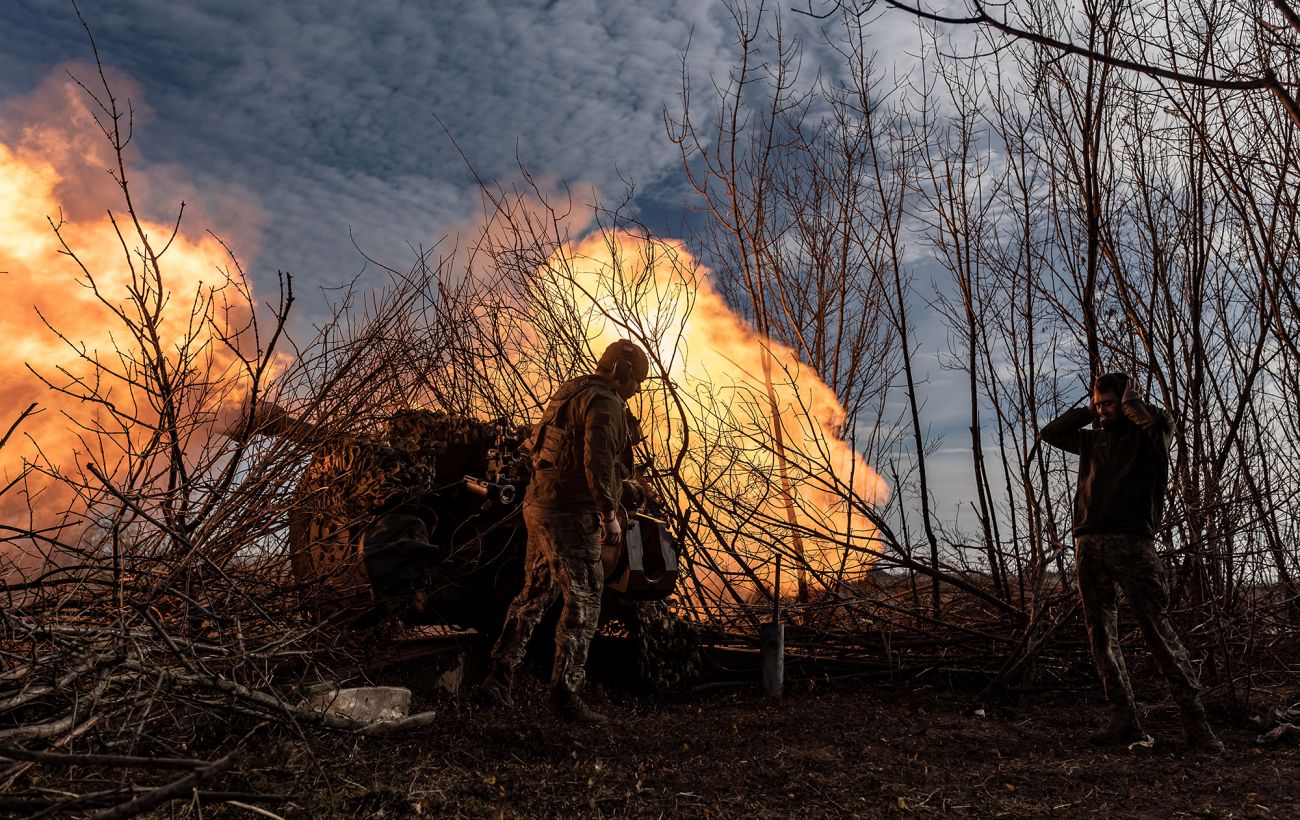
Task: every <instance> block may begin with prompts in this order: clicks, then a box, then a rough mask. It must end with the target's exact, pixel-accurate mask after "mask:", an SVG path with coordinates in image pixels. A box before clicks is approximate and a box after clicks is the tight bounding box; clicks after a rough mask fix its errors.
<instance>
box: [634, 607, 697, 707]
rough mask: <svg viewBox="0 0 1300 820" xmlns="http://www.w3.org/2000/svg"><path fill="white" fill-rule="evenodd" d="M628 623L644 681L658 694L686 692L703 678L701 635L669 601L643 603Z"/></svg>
mask: <svg viewBox="0 0 1300 820" xmlns="http://www.w3.org/2000/svg"><path fill="white" fill-rule="evenodd" d="M634 612H635V618H634V619H629V621H630V623H629V632H630V633H631V635H632V638H633V639H634V640H635V641H636V646H637V662H638V666H639V671H640V673H641V677H642V679H643V680H645V681H646V682H647V683H649V684H650V685H651V687H653V689H654V691H655V692H657V693H659V694H669V693H676V692H683V691H685V690H686V689H687V688H688V687H689V686H691V685H692V684H693V683H694V682H695V681H697V680H698V679H699V677H700V674H701V670H702V659H701V655H700V635H699V632H698V631H697V630H696V628H695V627H694V626H692V625H691V624H690V623H688V622H686V621H684V620H682V619H681V618H680V617H678V616H677V615H676V614H675V613H674V612H673V611H672V608H671V607H670V606H669V605H668V603H667V602H666V601H643V602H640V603H637V604H636V606H635V610H634Z"/></svg>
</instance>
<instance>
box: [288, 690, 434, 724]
mask: <svg viewBox="0 0 1300 820" xmlns="http://www.w3.org/2000/svg"><path fill="white" fill-rule="evenodd" d="M307 705H308V706H310V707H311V708H312V709H315V710H316V711H318V712H324V713H325V714H327V715H337V716H339V717H343V718H347V719H349V720H355V721H357V722H359V723H370V722H372V721H376V720H401V719H402V718H404V717H406V716H407V714H408V713H409V712H410V709H411V690H410V689H405V688H403V687H400V686H359V687H355V688H352V689H331V690H327V691H324V692H318V693H315V694H313V695H312V696H311V697H310V698H308V700H307Z"/></svg>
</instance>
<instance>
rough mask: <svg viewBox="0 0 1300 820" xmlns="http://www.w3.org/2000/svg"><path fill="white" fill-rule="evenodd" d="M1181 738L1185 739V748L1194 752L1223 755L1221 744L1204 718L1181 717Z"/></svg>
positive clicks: (1185, 715)
mask: <svg viewBox="0 0 1300 820" xmlns="http://www.w3.org/2000/svg"><path fill="white" fill-rule="evenodd" d="M1183 736H1184V737H1186V738H1187V748H1189V749H1191V750H1192V751H1194V752H1202V753H1204V754H1210V755H1221V754H1223V743H1222V742H1220V740H1219V739H1218V738H1217V737H1215V736H1214V731H1213V730H1212V729H1210V724H1209V723H1207V722H1206V721H1205V718H1204V716H1200V717H1198V716H1196V715H1187V714H1184V715H1183Z"/></svg>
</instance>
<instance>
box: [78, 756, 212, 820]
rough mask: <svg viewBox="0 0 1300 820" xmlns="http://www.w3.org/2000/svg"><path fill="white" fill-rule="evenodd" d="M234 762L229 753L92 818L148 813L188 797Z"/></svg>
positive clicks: (118, 819)
mask: <svg viewBox="0 0 1300 820" xmlns="http://www.w3.org/2000/svg"><path fill="white" fill-rule="evenodd" d="M234 761H235V754H234V752H231V753H230V754H228V755H226V756H225V757H223V758H221V759H220V760H217V761H215V762H213V763H210V764H209V765H207V766H204V767H203V768H202V769H198V770H197V771H194V772H192V773H190V774H187V775H185V776H184V777H182V778H181V779H180V780H177V781H175V782H174V783H169V784H168V785H166V786H163V787H162V788H161V789H154V790H153V791H151V792H149V793H148V794H145V795H141V796H140V797H137V798H135V799H134V800H131V801H128V802H126V803H122V804H120V805H117V806H114V807H113V808H111V809H109V810H108V811H102V812H100V813H99V814H96V815H95V816H94V818H95V820H122V818H126V817H135V816H136V815H137V814H140V813H141V812H145V811H148V810H149V809H152V808H153V807H154V806H159V805H162V804H163V803H166V802H169V801H171V800H176V799H179V798H181V797H188V796H189V794H190V792H192V791H193V790H194V787H195V786H197V785H198V784H200V783H202V782H203V781H205V780H207V779H208V778H210V777H213V776H215V775H218V774H220V773H222V772H224V771H225V770H226V769H229V768H230V766H231V764H233V763H234Z"/></svg>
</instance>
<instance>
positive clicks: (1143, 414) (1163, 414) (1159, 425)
mask: <svg viewBox="0 0 1300 820" xmlns="http://www.w3.org/2000/svg"><path fill="white" fill-rule="evenodd" d="M1120 406H1121V408H1122V409H1123V412H1124V416H1125V417H1126V418H1127V419H1128V420H1129V421H1131V422H1133V423H1134V424H1136V425H1137V426H1138V427H1141V428H1142V430H1143V432H1145V433H1146V434H1147V435H1148V436H1150V437H1151V440H1152V441H1154V442H1156V443H1157V444H1165V445H1167V444H1168V439H1169V436H1170V435H1171V433H1172V431H1173V423H1172V421H1173V419H1172V417H1171V416H1170V415H1169V413H1168V412H1167V411H1165V410H1161V409H1160V408H1158V407H1153V406H1152V405H1150V404H1147V403H1146V402H1145V401H1143V399H1142V396H1141V395H1139V394H1138V392H1137V391H1136V390H1134V389H1133V382H1132V380H1131V379H1130V380H1129V383H1128V385H1127V386H1126V387H1125V388H1124V397H1123V399H1122V401H1121V403H1120Z"/></svg>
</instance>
